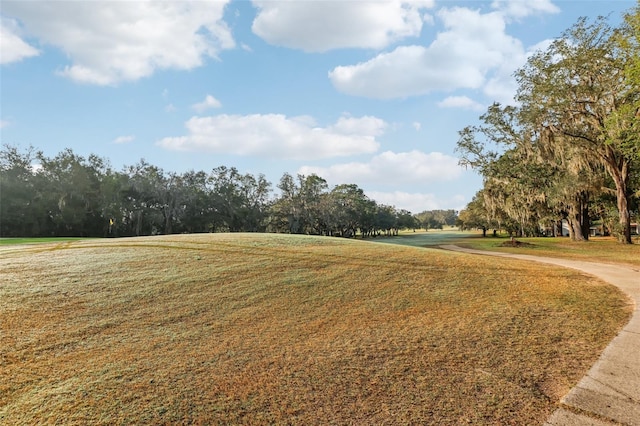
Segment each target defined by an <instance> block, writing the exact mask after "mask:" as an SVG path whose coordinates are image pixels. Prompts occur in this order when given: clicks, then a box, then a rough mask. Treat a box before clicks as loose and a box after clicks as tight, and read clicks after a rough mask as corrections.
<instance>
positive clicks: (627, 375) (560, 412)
mask: <svg viewBox="0 0 640 426" xmlns="http://www.w3.org/2000/svg"><path fill="white" fill-rule="evenodd" d="M440 247H441V248H443V249H446V250H452V251H459V252H464V253H472V254H480V255H485V256H500V257H510V258H515V259H521V260H529V261H535V262H542V263H550V264H553V265H558V266H562V267H566V268H573V269H577V270H579V271H582V272H585V273H587V274H590V275H594V276H596V277H598V278H600V279H602V280H604V281H606V282H608V283H611V284H613V285H615V286H616V287H618V288H620V289H621V290H622V291H624V292H625V293H626V294H627V295H629V297H631V299H633V301H634V302H635V308H634V311H633V316H632V317H631V320H630V321H629V323H628V324H627V325H626V326H625V327H624V328H623V329H622V331H620V333H619V334H618V335H617V336H616V337H615V338H614V339H613V340H612V341H611V343H609V346H607V347H606V349H605V350H604V352H603V353H602V355H601V356H600V358H599V359H598V361H596V363H595V364H594V365H593V367H591V369H590V370H589V371H588V372H587V375H586V376H584V377H583V378H582V380H580V382H579V383H578V384H577V385H576V386H575V387H574V388H573V389H571V391H570V392H569V393H568V394H567V395H566V396H565V397H563V398H562V400H561V405H560V407H559V408H558V409H557V410H556V411H555V412H554V413H553V414H552V415H551V417H549V419H548V420H547V422H546V423H545V425H547V426H560V425H563V426H565V425H576V426H578V425H580V426H589V425H593V426H600V425H612V424H622V425H633V426H636V425H637V426H640V268H634V267H631V266H621V265H608V264H606V265H605V264H600V263H592V262H584V261H575V260H566V259H556V258H550V257H537V256H530V255H520V254H511V253H497V252H488V251H481V250H473V249H466V248H462V247H458V246H455V245H442V246H440Z"/></svg>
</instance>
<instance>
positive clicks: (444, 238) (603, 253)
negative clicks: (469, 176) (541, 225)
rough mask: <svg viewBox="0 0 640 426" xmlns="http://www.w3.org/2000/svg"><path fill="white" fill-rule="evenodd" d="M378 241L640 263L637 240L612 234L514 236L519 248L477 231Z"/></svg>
mask: <svg viewBox="0 0 640 426" xmlns="http://www.w3.org/2000/svg"><path fill="white" fill-rule="evenodd" d="M379 241H380V242H387V243H394V244H400V245H407V246H412V247H437V246H439V245H443V244H457V245H459V246H462V247H469V248H474V249H478V250H491V251H501V252H505V253H519V254H530V255H534V256H548V257H562V258H566V259H574V260H585V261H593V262H601V263H620V264H627V265H635V266H640V240H639V239H638V238H636V239H635V240H634V241H635V244H631V245H628V244H620V243H619V242H618V241H617V240H616V239H615V238H613V237H592V238H591V239H590V240H589V241H586V242H572V241H571V240H570V239H569V238H567V237H558V238H551V237H540V238H517V241H519V242H523V243H526V244H525V245H522V246H519V247H508V246H507V247H505V246H504V245H505V244H508V243H509V242H510V239H509V238H508V237H506V236H504V235H503V236H500V237H492V236H491V234H489V236H487V237H486V238H482V234H481V233H480V232H459V231H455V230H449V231H429V232H424V231H421V232H415V233H413V232H404V233H402V234H400V236H398V237H395V238H387V239H380V240H379Z"/></svg>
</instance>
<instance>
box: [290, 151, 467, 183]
mask: <svg viewBox="0 0 640 426" xmlns="http://www.w3.org/2000/svg"><path fill="white" fill-rule="evenodd" d="M462 171H463V169H462V168H461V167H460V166H459V165H458V159H457V158H455V157H452V156H449V155H445V154H442V153H440V152H431V153H424V152H421V151H415V150H414V151H410V152H400V153H395V152H391V151H385V152H382V153H380V154H378V155H375V156H374V157H373V158H372V159H371V160H370V161H368V162H366V163H363V162H350V163H343V164H335V165H333V166H330V167H313V166H304V167H301V168H300V169H299V170H298V173H301V174H303V175H310V174H316V175H318V176H321V177H323V178H324V179H326V180H327V182H329V183H332V184H338V183H342V182H362V183H375V184H382V185H403V184H414V183H433V182H442V181H448V180H454V179H456V178H458V177H459V176H460V175H461V174H462Z"/></svg>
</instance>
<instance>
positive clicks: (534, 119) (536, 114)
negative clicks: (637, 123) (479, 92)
mask: <svg viewBox="0 0 640 426" xmlns="http://www.w3.org/2000/svg"><path fill="white" fill-rule="evenodd" d="M617 40H618V38H617V36H616V31H614V29H612V28H611V27H610V26H609V25H608V23H607V22H606V20H605V19H604V18H599V19H597V20H596V21H595V22H593V23H590V22H588V21H587V20H586V19H584V18H583V19H580V20H579V21H578V22H577V23H576V24H575V25H574V26H573V27H572V28H570V29H569V30H567V31H566V32H565V33H564V34H563V36H562V37H561V38H559V39H558V40H556V41H554V42H553V43H552V44H551V45H550V47H549V48H548V49H547V50H545V51H542V52H538V53H536V54H534V55H533V56H531V57H530V58H529V60H528V62H527V64H526V65H525V66H524V67H523V68H522V69H520V70H519V71H518V72H517V80H518V83H519V89H518V93H517V96H516V99H517V100H518V101H519V102H520V103H521V106H522V108H521V111H522V114H523V115H524V118H523V119H524V120H525V121H526V122H528V123H531V124H532V125H533V126H535V128H536V129H537V130H538V131H539V132H540V136H541V137H540V142H541V143H542V144H545V145H546V147H547V149H549V150H555V151H559V152H567V151H571V152H573V153H574V155H580V157H581V159H582V160H583V162H584V164H588V165H591V164H593V163H596V162H597V163H600V164H602V165H603V166H604V168H605V170H606V171H607V172H608V174H609V175H610V176H611V178H612V180H613V182H614V184H615V189H616V199H617V206H618V212H619V223H620V228H621V237H622V238H621V240H622V241H623V242H626V243H631V233H630V223H631V222H630V211H629V202H630V197H631V195H632V194H631V191H630V188H629V176H630V168H631V165H632V162H633V161H634V160H635V158H634V156H635V155H634V152H637V149H638V137H637V133H636V134H635V135H633V134H632V132H631V131H630V129H631V126H632V120H631V119H630V117H631V116H630V114H629V113H628V111H629V110H630V109H629V108H630V105H632V104H633V103H634V102H636V100H637V98H638V95H639V93H638V90H639V88H638V86H637V85H633V84H630V83H629V80H628V79H627V78H626V73H627V69H628V68H629V67H630V66H631V61H632V58H631V56H632V55H629V52H628V51H627V50H625V49H623V48H621V45H620V43H619V42H618V41H617ZM636 155H637V154H636Z"/></svg>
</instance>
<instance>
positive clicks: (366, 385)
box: [0, 234, 631, 425]
mask: <svg viewBox="0 0 640 426" xmlns="http://www.w3.org/2000/svg"><path fill="white" fill-rule="evenodd" d="M0 273H1V277H2V280H1V283H0V423H2V424H11V425H20V424H27V425H31V424H43V423H46V424H71V425H73V424H105V425H107V424H108V425H113V424H305V425H309V424H322V425H324V424H465V423H475V424H500V425H503V424H541V423H542V422H543V421H544V420H545V419H546V417H547V416H548V415H549V414H550V413H551V412H552V411H553V410H554V409H555V408H556V406H557V404H558V401H559V399H560V398H561V397H562V396H563V395H564V394H565V393H566V392H567V391H568V390H569V389H570V388H571V387H572V386H573V385H575V384H576V382H577V381H578V380H579V379H580V378H581V377H582V376H583V375H584V373H585V372H586V371H587V370H588V368H589V367H590V366H591V365H592V364H593V362H595V360H596V359H597V358H598V356H599V354H600V352H601V351H602V349H603V348H604V347H605V346H606V345H607V344H608V342H609V341H610V340H611V339H612V338H613V337H614V336H615V334H616V333H617V332H618V330H620V329H621V327H622V326H623V325H624V324H625V323H626V322H627V320H628V318H629V315H630V312H631V306H630V304H629V302H628V300H627V299H626V298H625V297H624V296H623V295H622V294H621V293H620V292H618V291H617V290H616V289H615V288H613V287H612V286H609V285H606V284H604V283H603V282H601V281H597V280H595V279H593V278H591V277H588V276H584V275H581V274H579V273H577V272H574V271H570V270H563V269H559V268H544V267H541V266H540V265H537V264H532V263H527V262H519V261H510V262H509V263H508V265H507V264H505V263H496V259H492V258H486V257H483V256H470V255H464V254H459V253H451V252H444V251H438V250H425V249H416V248H411V247H402V246H392V245H383V244H370V243H367V242H361V241H349V240H342V239H334V238H326V237H325V238H314V237H305V236H282V235H256V234H253V235H247V234H232V235H229V234H227V235H224V234H214V235H182V236H162V237H147V238H132V239H117V240H101V241H96V240H92V241H77V242H65V243H57V244H56V243H53V244H46V245H35V246H27V247H5V248H0Z"/></svg>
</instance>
